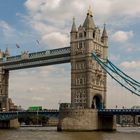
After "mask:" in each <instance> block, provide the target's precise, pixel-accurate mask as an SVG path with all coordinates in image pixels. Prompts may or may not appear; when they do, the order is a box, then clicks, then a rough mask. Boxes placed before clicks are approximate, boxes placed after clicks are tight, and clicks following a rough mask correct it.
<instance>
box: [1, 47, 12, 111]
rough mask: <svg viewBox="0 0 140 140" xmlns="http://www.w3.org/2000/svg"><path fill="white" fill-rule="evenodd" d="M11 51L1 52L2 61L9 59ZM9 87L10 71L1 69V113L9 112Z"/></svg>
mask: <svg viewBox="0 0 140 140" xmlns="http://www.w3.org/2000/svg"><path fill="white" fill-rule="evenodd" d="M9 56H10V54H9V50H8V48H6V50H5V52H2V51H1V50H0V59H3V61H5V60H6V58H7V57H9ZM8 85H9V71H8V70H4V69H2V67H0V111H8V110H9V103H8Z"/></svg>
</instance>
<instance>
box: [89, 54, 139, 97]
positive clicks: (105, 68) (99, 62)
mask: <svg viewBox="0 0 140 140" xmlns="http://www.w3.org/2000/svg"><path fill="white" fill-rule="evenodd" d="M92 57H93V58H94V59H95V60H96V61H97V62H98V64H99V65H100V66H101V67H102V68H103V69H104V70H105V72H107V73H108V74H109V75H110V76H111V77H112V78H113V79H114V80H115V81H116V82H118V83H119V84H120V85H121V86H123V87H124V88H126V89H127V90H129V91H130V92H132V93H134V94H135V95H137V96H140V94H138V93H136V92H135V91H133V90H131V89H130V88H128V87H127V86H125V85H124V84H122V83H121V82H120V81H119V80H117V79H116V78H115V77H114V76H113V75H112V74H111V73H110V72H109V71H108V70H107V69H110V70H111V71H112V72H114V71H113V70H112V69H111V68H110V67H109V66H108V65H106V64H105V63H104V62H102V61H101V60H100V59H99V58H98V57H97V55H96V54H95V53H92Z"/></svg>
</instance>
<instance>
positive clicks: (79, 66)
mask: <svg viewBox="0 0 140 140" xmlns="http://www.w3.org/2000/svg"><path fill="white" fill-rule="evenodd" d="M70 44H71V103H72V107H73V108H93V109H95V108H96V109H100V108H105V107H106V73H105V72H104V71H103V70H102V68H101V67H100V66H99V64H97V62H96V61H95V60H94V59H93V58H92V53H93V52H95V53H96V55H97V56H98V57H100V58H101V59H105V58H106V56H107V49H108V35H107V32H106V28H105V25H104V29H103V33H102V34H101V32H100V29H99V28H98V27H97V26H96V25H95V23H94V20H93V14H92V11H91V9H89V10H88V12H87V16H86V19H85V21H84V23H83V25H80V26H79V28H78V29H77V28H76V24H75V19H74V20H73V25H72V29H71V42H70Z"/></svg>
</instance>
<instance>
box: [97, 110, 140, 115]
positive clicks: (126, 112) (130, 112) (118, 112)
mask: <svg viewBox="0 0 140 140" xmlns="http://www.w3.org/2000/svg"><path fill="white" fill-rule="evenodd" d="M98 114H99V115H140V109H101V110H99V112H98Z"/></svg>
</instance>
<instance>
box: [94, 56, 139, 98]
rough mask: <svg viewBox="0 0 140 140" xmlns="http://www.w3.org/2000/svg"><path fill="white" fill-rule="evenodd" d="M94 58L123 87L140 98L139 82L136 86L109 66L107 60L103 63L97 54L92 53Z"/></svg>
mask: <svg viewBox="0 0 140 140" xmlns="http://www.w3.org/2000/svg"><path fill="white" fill-rule="evenodd" d="M92 57H93V58H94V59H95V60H96V61H97V62H98V64H99V65H100V66H101V67H102V68H103V69H104V71H105V72H107V73H108V74H109V75H110V76H111V77H112V78H113V79H114V80H115V81H116V82H118V83H119V84H120V85H121V86H122V87H124V88H126V89H127V90H129V91H130V92H131V93H133V94H135V95H137V96H140V93H139V92H140V85H138V83H139V82H137V84H134V83H133V82H131V80H130V79H128V76H127V77H126V75H121V74H120V73H119V72H118V71H117V70H116V69H115V68H114V67H113V66H112V65H111V64H110V65H109V66H108V65H107V61H106V60H105V62H103V61H102V60H101V59H100V58H98V56H97V55H96V54H95V53H92ZM112 73H113V74H115V75H118V76H119V78H121V79H122V80H123V81H124V82H125V84H124V83H122V81H121V80H119V79H118V78H116V77H115V76H113V74H112ZM131 79H132V78H131ZM135 81H136V80H135Z"/></svg>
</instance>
